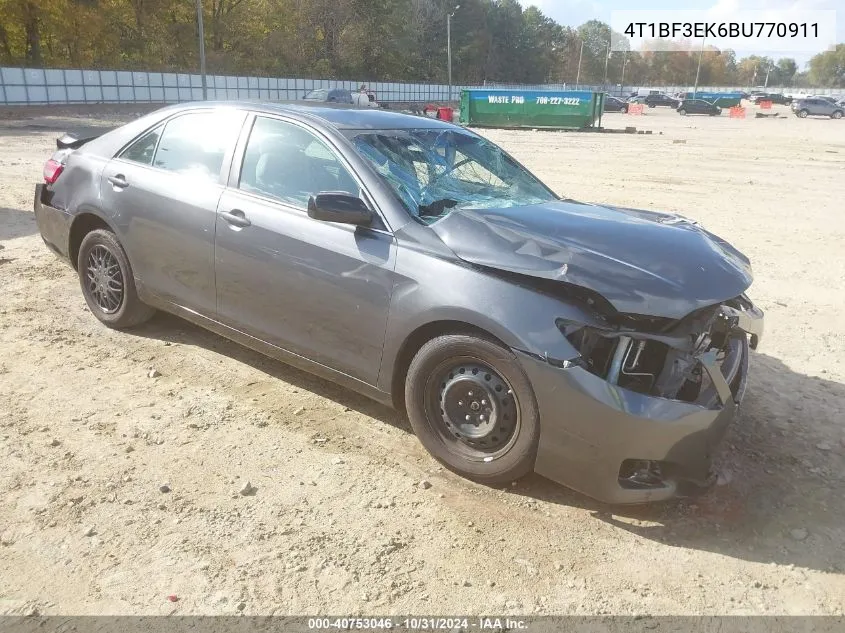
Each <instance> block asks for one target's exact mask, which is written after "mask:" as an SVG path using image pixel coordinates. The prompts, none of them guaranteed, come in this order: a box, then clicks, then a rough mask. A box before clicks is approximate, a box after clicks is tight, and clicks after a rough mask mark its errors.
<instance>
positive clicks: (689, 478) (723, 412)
mask: <svg viewBox="0 0 845 633" xmlns="http://www.w3.org/2000/svg"><path fill="white" fill-rule="evenodd" d="M735 316H736V317H737V325H736V328H737V329H739V330H741V331H742V332H744V333H745V334H747V335H750V337H751V339H752V347H756V346H757V343H758V342H759V340H760V338H761V337H762V333H763V320H762V319H763V315H762V312H760V311H759V310H757V309H756V308H753V306H752V307H751V308H750V310H747V311H746V310H742V311H737V314H736V315H735ZM737 341H738V345H737V349H736V351H735V354H734V358H732V359H731V361H732V362H731V363H729V365H730V369H728V368H727V366H726V364H725V363H722V366H721V367H720V366H719V365H717V364H716V359H715V354H713V355H706V354H705V355H704V356H703V357H702V358H701V362H702V364H703V366H704V369H705V370H706V371H707V373H708V374H709V375H710V378H711V380H712V382H713V385H714V387H715V389H716V391H717V393H718V396H719V397H718V398H717V399H716V402H715V404H714V405H713V406H710V407H708V406H700V405H697V404H693V403H689V402H682V401H679V400H670V399H666V398H660V397H656V396H649V395H644V394H642V393H638V392H634V391H631V390H628V389H624V388H622V387H619V386H617V385H614V384H611V383H609V382H607V381H606V380H604V379H603V378H601V377H599V376H596V375H594V374H592V373H590V372H589V371H587V370H586V369H583V368H582V367H579V366H578V365H570V366H568V367H565V368H561V367H556V366H554V365H552V364H549V363H548V362H545V361H544V360H542V359H539V358H536V357H534V356H530V355H528V354H524V353H521V352H517V355H518V357H519V358H520V361H521V362H522V365H523V367H524V368H525V371H526V373H527V374H528V377H529V379H530V380H531V383H532V385H533V387H534V393H535V396H536V398H537V404H538V406H539V410H540V443H539V447H538V453H537V460H536V463H535V468H534V470H535V471H536V472H537V473H538V474H540V475H542V476H544V477H547V478H549V479H551V480H553V481H556V482H558V483H561V484H563V485H565V486H567V487H569V488H573V489H574V490H577V491H579V492H582V493H584V494H586V495H588V496H590V497H593V498H595V499H598V500H599V501H603V502H606V503H611V504H636V503H648V502H655V501H664V500H667V499H671V498H674V497H679V496H688V495H691V494H694V493H695V492H697V491H700V490H701V489H702V488H706V487H707V486H708V485H709V484H710V483H711V482H712V473H711V469H710V467H711V461H712V458H713V455H714V453H715V452H716V449H717V447H718V444H719V443H720V441H721V439H722V437H723V436H724V434H725V432H726V430H727V428H728V426H729V424H730V423H731V421H732V420H733V419H734V418H735V417H736V415H737V413H738V410H739V405H740V402H741V401H742V397H743V395H744V393H745V387H746V380H747V376H748V361H749V344H748V336H746V335H743V336H740V337H738V338H737ZM723 372H726V373H728V372H729V375H728V379H727V380H726V377H725V376H724V375H723ZM632 461H634V462H638V463H658V464H659V466H660V472H661V476H660V478H659V481H657V482H656V483H654V484H652V485H648V486H641V485H636V486H634V485H629V482H628V481H627V480H625V479H624V478H623V477H621V476H620V473H621V471H622V469H623V465H624V464H626V463H631V462H632Z"/></svg>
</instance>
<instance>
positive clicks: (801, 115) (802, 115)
mask: <svg viewBox="0 0 845 633" xmlns="http://www.w3.org/2000/svg"><path fill="white" fill-rule="evenodd" d="M808 114H810V112H809V111H807V110H798V116H799V118H802V119H806V118H807V115H808Z"/></svg>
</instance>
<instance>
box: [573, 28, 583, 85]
mask: <svg viewBox="0 0 845 633" xmlns="http://www.w3.org/2000/svg"><path fill="white" fill-rule="evenodd" d="M583 57H584V40H581V52H580V53H578V75H576V77H575V87H576V89H577V88H580V86H581V60H582V59H583Z"/></svg>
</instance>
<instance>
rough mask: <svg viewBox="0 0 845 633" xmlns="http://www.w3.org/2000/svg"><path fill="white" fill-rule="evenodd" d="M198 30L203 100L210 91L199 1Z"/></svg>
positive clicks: (199, 3)
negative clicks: (206, 73)
mask: <svg viewBox="0 0 845 633" xmlns="http://www.w3.org/2000/svg"><path fill="white" fill-rule="evenodd" d="M197 30H198V31H199V45H200V75H202V100H203V101H205V100H206V99H208V91H207V90H206V87H205V33H204V31H203V28H202V0H197Z"/></svg>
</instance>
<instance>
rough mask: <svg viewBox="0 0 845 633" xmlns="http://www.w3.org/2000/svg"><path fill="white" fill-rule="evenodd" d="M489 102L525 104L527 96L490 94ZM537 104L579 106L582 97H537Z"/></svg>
mask: <svg viewBox="0 0 845 633" xmlns="http://www.w3.org/2000/svg"><path fill="white" fill-rule="evenodd" d="M487 103H504V104H510V103H512V104H516V105H524V104H525V97H523V96H521V95H513V96H509V95H488V96H487ZM536 103H537V105H572V106H577V105H580V104H581V99H580V98H578V97H536Z"/></svg>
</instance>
